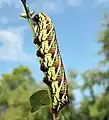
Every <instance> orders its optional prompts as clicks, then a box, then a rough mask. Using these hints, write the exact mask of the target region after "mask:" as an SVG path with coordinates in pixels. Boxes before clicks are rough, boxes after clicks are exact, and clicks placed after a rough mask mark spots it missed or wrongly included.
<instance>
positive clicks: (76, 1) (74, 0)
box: [67, 0, 82, 7]
mask: <svg viewBox="0 0 109 120" xmlns="http://www.w3.org/2000/svg"><path fill="white" fill-rule="evenodd" d="M67 2H68V4H69V5H71V6H73V7H77V6H79V5H80V4H81V2H82V1H81V0H67Z"/></svg>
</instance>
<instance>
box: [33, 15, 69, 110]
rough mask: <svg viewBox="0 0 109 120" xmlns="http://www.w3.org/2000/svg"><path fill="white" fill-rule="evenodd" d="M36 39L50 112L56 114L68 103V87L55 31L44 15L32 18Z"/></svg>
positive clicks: (49, 20)
mask: <svg viewBox="0 0 109 120" xmlns="http://www.w3.org/2000/svg"><path fill="white" fill-rule="evenodd" d="M32 23H33V26H34V30H35V31H36V33H37V34H36V37H35V39H34V44H35V45H37V46H38V50H37V53H36V55H37V56H38V57H40V69H41V71H43V72H44V78H43V82H44V83H45V84H47V85H48V86H49V87H50V89H51V95H52V103H53V105H52V108H51V111H52V112H58V111H59V110H60V109H61V108H62V107H63V106H64V105H66V104H67V103H68V102H69V98H68V85H67V80H66V76H65V71H64V66H63V62H62V59H61V56H60V52H59V47H58V43H57V39H56V31H55V28H54V25H53V23H52V20H51V19H50V17H48V15H46V14H45V13H38V14H37V15H35V16H33V17H32Z"/></svg>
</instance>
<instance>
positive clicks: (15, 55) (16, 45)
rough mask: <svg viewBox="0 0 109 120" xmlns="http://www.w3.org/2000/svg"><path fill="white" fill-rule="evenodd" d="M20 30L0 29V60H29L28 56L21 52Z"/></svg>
mask: <svg viewBox="0 0 109 120" xmlns="http://www.w3.org/2000/svg"><path fill="white" fill-rule="evenodd" d="M21 31H22V28H19V31H18V29H17V28H16V29H10V28H8V29H5V30H3V29H0V42H1V43H2V45H0V60H18V61H27V60H31V59H32V56H29V55H28V54H27V53H25V52H24V51H23V37H22V34H21V33H22V32H21Z"/></svg>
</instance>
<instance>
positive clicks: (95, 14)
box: [0, 0, 109, 80]
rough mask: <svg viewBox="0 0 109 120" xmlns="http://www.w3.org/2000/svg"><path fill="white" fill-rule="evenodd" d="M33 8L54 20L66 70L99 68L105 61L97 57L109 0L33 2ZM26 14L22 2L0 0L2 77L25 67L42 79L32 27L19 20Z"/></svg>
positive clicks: (31, 5)
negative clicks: (17, 68)
mask: <svg viewBox="0 0 109 120" xmlns="http://www.w3.org/2000/svg"><path fill="white" fill-rule="evenodd" d="M29 5H30V7H31V8H32V9H33V10H35V11H36V13H37V12H46V13H47V14H48V15H49V16H50V17H51V18H52V20H53V23H54V24H55V28H56V31H57V39H58V43H59V47H60V52H61V56H62V59H63V62H64V65H65V70H66V71H67V70H68V69H74V70H76V71H79V72H83V71H85V70H87V69H92V68H96V67H97V64H98V63H99V61H100V59H102V57H100V56H97V55H96V53H97V51H98V50H99V49H100V45H99V44H98V43H97V39H98V36H99V32H100V30H101V26H100V25H101V23H102V22H103V15H104V13H108V12H109V0H31V2H30V1H29ZM22 11H23V8H22V4H21V3H20V0H0V17H1V18H0V23H1V24H0V75H1V74H2V73H7V72H11V70H12V69H13V68H14V67H17V66H19V65H22V64H23V65H28V66H29V67H30V68H31V70H32V72H33V76H34V77H35V78H36V80H42V75H43V74H42V73H41V71H40V70H39V62H38V58H37V57H36V56H35V52H36V48H35V46H34V44H33V43H32V34H31V30H30V27H29V24H28V22H27V21H26V20H23V19H21V18H20V17H19V15H20V12H22Z"/></svg>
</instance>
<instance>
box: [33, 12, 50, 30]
mask: <svg viewBox="0 0 109 120" xmlns="http://www.w3.org/2000/svg"><path fill="white" fill-rule="evenodd" d="M44 21H46V23H47V24H49V23H50V22H51V19H50V18H49V17H48V16H47V15H46V14H45V13H38V14H36V15H34V16H33V17H32V22H33V26H34V29H35V32H38V31H39V26H40V24H42V22H44Z"/></svg>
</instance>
